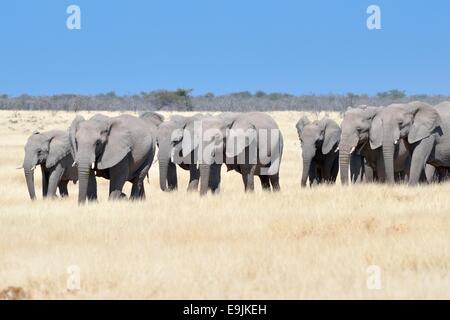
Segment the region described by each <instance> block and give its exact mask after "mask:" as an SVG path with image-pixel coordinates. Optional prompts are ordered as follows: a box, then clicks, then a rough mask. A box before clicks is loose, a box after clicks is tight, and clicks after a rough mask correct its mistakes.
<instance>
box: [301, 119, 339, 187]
mask: <svg viewBox="0 0 450 320" xmlns="http://www.w3.org/2000/svg"><path fill="white" fill-rule="evenodd" d="M295 127H296V128H297V134H298V138H299V140H300V144H301V148H302V158H303V169H302V171H303V172H302V179H301V186H302V187H306V183H307V181H308V178H309V183H310V185H313V184H316V183H322V182H326V183H334V182H336V177H337V174H338V171H339V151H338V144H339V141H340V138H341V128H340V127H339V125H338V124H337V123H336V122H335V121H334V120H332V119H330V118H323V119H321V120H318V121H313V122H311V121H309V119H308V117H306V116H303V117H302V118H300V120H299V121H298V122H297V124H296V125H295Z"/></svg>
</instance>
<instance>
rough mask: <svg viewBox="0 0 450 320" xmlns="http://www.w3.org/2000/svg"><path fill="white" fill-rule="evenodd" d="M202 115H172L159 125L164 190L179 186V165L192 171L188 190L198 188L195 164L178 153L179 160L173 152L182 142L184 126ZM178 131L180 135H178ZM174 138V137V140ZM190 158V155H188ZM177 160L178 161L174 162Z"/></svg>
mask: <svg viewBox="0 0 450 320" xmlns="http://www.w3.org/2000/svg"><path fill="white" fill-rule="evenodd" d="M199 117H201V116H200V115H195V116H193V117H184V116H172V117H171V118H170V119H169V120H168V121H165V122H163V123H161V124H160V125H159V126H158V132H157V135H156V141H157V144H158V162H159V186H160V188H161V190H162V191H172V190H176V189H177V188H178V177H177V165H178V166H179V167H180V168H181V169H183V170H187V171H189V173H190V178H189V185H188V191H194V190H198V184H199V171H198V169H197V167H196V166H195V165H190V164H189V163H190V162H189V161H184V159H183V158H182V157H181V156H180V153H178V157H176V158H177V160H179V161H177V160H176V159H175V158H174V156H173V153H174V152H176V150H175V145H176V144H179V143H180V141H181V140H180V135H179V133H182V131H183V129H184V127H185V126H186V125H188V124H189V123H190V122H191V121H194V120H195V119H197V118H199ZM177 133H178V137H177V136H176V135H177ZM172 138H174V140H176V141H174V140H173V139H172ZM188 158H189V159H190V157H188ZM174 161H176V162H174Z"/></svg>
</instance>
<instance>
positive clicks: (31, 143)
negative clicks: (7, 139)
mask: <svg viewBox="0 0 450 320" xmlns="http://www.w3.org/2000/svg"><path fill="white" fill-rule="evenodd" d="M72 163H73V158H72V155H71V153H70V142H69V134H68V132H67V131H61V130H51V131H46V132H38V131H35V132H34V133H33V134H32V135H31V136H30V137H29V138H28V140H27V143H26V145H25V158H24V161H23V166H22V167H23V170H24V174H25V179H26V182H27V187H28V193H29V195H30V198H31V200H35V199H36V193H35V189H34V169H35V167H36V166H37V165H40V166H41V172H42V196H43V197H44V198H45V197H56V189H57V188H58V189H59V194H60V195H61V197H66V196H68V195H69V192H68V191H67V184H68V183H69V181H73V182H74V183H76V181H77V180H78V172H77V169H76V168H73V167H72Z"/></svg>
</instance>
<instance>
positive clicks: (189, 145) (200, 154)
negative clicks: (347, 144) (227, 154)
mask: <svg viewBox="0 0 450 320" xmlns="http://www.w3.org/2000/svg"><path fill="white" fill-rule="evenodd" d="M233 119H234V117H228V116H224V115H223V114H222V115H219V116H212V115H197V116H195V117H193V118H191V119H190V121H189V122H187V123H186V125H185V126H184V128H183V130H182V135H181V136H178V137H177V136H175V138H173V139H172V140H173V141H174V142H175V143H177V146H178V148H175V150H180V151H181V158H182V159H184V160H183V162H184V163H188V164H189V168H190V170H191V181H190V188H191V190H193V189H194V187H195V189H196V190H198V184H200V195H205V194H206V193H207V192H208V190H210V191H211V192H212V193H213V194H214V193H218V192H219V191H220V181H221V167H222V164H223V163H224V148H225V138H226V130H227V129H228V128H229V127H230V126H231V123H232V121H233ZM175 152H176V154H177V155H178V152H179V151H175ZM177 162H178V163H179V162H180V161H177ZM193 172H195V175H193ZM193 177H195V178H196V180H193ZM193 182H195V183H196V184H195V185H194V187H192V183H193Z"/></svg>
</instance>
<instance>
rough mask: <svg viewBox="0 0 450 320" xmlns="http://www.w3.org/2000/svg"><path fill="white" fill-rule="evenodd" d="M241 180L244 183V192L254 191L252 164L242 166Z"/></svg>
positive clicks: (253, 169) (253, 168)
mask: <svg viewBox="0 0 450 320" xmlns="http://www.w3.org/2000/svg"><path fill="white" fill-rule="evenodd" d="M241 167H242V179H243V181H244V186H245V191H246V192H247V191H254V190H255V169H256V166H255V165H253V164H245V165H242V166H241Z"/></svg>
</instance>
